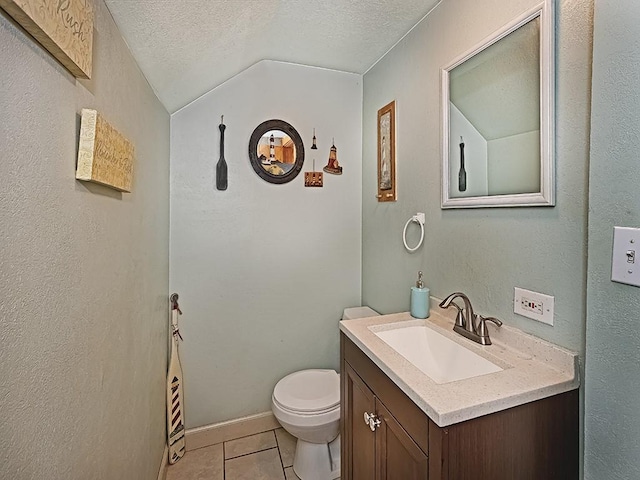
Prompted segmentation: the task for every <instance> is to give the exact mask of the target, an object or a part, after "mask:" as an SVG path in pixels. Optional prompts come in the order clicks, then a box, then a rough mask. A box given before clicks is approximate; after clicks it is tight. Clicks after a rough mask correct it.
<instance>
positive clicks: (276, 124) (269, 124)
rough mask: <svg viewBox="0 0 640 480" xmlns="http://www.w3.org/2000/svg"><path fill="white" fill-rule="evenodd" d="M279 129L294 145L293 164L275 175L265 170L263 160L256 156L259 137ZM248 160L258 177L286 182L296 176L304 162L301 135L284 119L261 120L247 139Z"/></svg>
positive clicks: (271, 181) (269, 180) (273, 181)
mask: <svg viewBox="0 0 640 480" xmlns="http://www.w3.org/2000/svg"><path fill="white" fill-rule="evenodd" d="M274 130H279V131H281V132H283V133H285V134H286V135H288V136H289V138H291V140H292V141H293V145H294V146H295V161H294V163H293V166H292V167H291V169H289V171H287V172H286V173H283V174H280V175H275V174H272V173H270V172H269V171H267V169H266V167H265V164H264V163H263V161H264V160H265V159H264V158H263V159H261V158H259V157H258V144H259V142H260V139H261V138H262V137H263V136H264V135H265V134H266V133H267V132H270V131H274ZM249 160H250V161H251V166H252V167H253V169H254V170H255V172H256V173H257V174H258V176H260V178H262V179H264V180H266V181H267V182H269V183H287V182H290V181H291V180H293V179H294V178H296V176H297V175H298V174H299V173H300V171H301V170H302V164H303V163H304V144H303V143H302V137H300V134H299V133H298V132H297V131H296V129H295V128H293V127H292V126H291V125H290V124H288V123H287V122H285V121H284V120H267V121H266V122H262V123H261V124H260V125H258V126H257V127H256V129H255V130H254V131H253V133H252V134H251V139H250V140H249Z"/></svg>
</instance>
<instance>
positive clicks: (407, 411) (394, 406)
mask: <svg viewBox="0 0 640 480" xmlns="http://www.w3.org/2000/svg"><path fill="white" fill-rule="evenodd" d="M340 343H341V348H342V352H343V356H344V360H345V361H346V362H347V363H349V365H351V367H352V368H353V369H354V370H355V371H356V372H357V373H358V375H359V376H360V378H362V380H363V381H364V382H365V383H366V384H367V386H368V387H369V388H370V389H371V390H372V391H373V393H374V394H375V395H376V396H377V397H378V398H379V399H380V401H381V402H382V403H384V405H385V406H386V407H387V408H388V409H389V410H390V411H391V412H392V413H393V416H394V417H395V419H396V420H397V421H398V423H399V424H400V425H401V426H402V428H404V429H405V430H406V431H407V433H408V434H409V435H410V436H411V438H412V439H413V441H414V442H416V444H417V445H418V447H420V449H421V450H422V451H423V452H424V453H426V454H429V422H430V420H429V418H428V417H427V416H426V415H425V413H424V412H423V411H422V410H420V408H418V406H417V405H416V404H415V403H413V400H411V399H410V398H409V397H407V395H406V394H405V393H404V392H403V391H402V390H400V388H398V386H397V385H396V384H395V383H393V381H391V380H390V379H389V377H387V375H386V374H385V373H384V372H383V371H382V370H380V369H379V368H378V367H377V366H376V364H375V363H373V362H372V361H371V360H370V359H369V357H367V356H366V355H365V354H364V352H362V350H360V349H359V348H358V347H357V346H356V345H355V344H354V343H353V342H352V341H351V340H349V339H348V338H347V337H346V336H345V335H344V334H343V333H341V334H340Z"/></svg>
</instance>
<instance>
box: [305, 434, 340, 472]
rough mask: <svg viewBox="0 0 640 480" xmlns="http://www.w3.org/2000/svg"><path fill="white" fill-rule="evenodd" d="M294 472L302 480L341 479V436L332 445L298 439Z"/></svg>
mask: <svg viewBox="0 0 640 480" xmlns="http://www.w3.org/2000/svg"><path fill="white" fill-rule="evenodd" d="M293 471H294V472H296V475H297V476H298V477H300V480H334V479H336V478H339V477H340V435H338V436H337V437H336V438H335V439H334V440H333V441H332V442H331V443H329V444H326V443H310V442H305V441H304V440H300V439H298V443H297V444H296V454H295V457H294V458H293Z"/></svg>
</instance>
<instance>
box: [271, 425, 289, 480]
mask: <svg viewBox="0 0 640 480" xmlns="http://www.w3.org/2000/svg"><path fill="white" fill-rule="evenodd" d="M273 434H274V435H275V437H276V445H277V446H278V456H279V457H280V466H281V467H282V476H283V477H284V478H285V480H286V478H287V474H286V473H285V471H284V461H283V460H282V451H281V450H280V442H278V435H276V431H275V430H274V431H273Z"/></svg>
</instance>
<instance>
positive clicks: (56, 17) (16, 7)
mask: <svg viewBox="0 0 640 480" xmlns="http://www.w3.org/2000/svg"><path fill="white" fill-rule="evenodd" d="M0 7H2V9H3V10H5V11H6V12H7V13H8V14H9V15H11V16H12V17H13V19H14V20H15V21H16V22H18V23H19V24H20V25H21V26H22V28H24V29H25V30H26V31H27V32H29V33H30V34H31V35H32V36H33V38H35V39H36V40H37V41H38V42H39V43H40V44H41V45H42V46H43V47H44V48H46V49H47V50H48V51H49V53H51V55H53V56H54V57H55V58H56V59H57V60H58V61H59V62H60V63H62V65H64V66H65V67H66V68H67V69H68V70H69V71H70V72H71V73H72V74H73V75H74V76H76V77H79V78H91V66H92V53H93V7H92V3H91V0H0Z"/></svg>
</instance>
